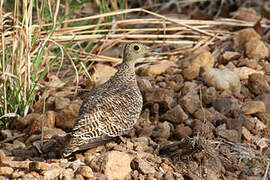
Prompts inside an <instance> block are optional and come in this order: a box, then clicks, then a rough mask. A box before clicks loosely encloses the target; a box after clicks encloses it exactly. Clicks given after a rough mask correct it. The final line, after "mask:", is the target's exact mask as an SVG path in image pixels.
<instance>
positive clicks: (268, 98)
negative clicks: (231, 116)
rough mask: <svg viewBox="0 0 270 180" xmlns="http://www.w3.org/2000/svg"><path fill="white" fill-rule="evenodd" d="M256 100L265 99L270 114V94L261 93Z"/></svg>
mask: <svg viewBox="0 0 270 180" xmlns="http://www.w3.org/2000/svg"><path fill="white" fill-rule="evenodd" d="M255 100H258V101H263V102H264V105H265V108H266V112H267V113H268V114H270V94H261V95H259V96H257V97H256V99H255Z"/></svg>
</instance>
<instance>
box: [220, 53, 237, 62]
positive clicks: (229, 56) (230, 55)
mask: <svg viewBox="0 0 270 180" xmlns="http://www.w3.org/2000/svg"><path fill="white" fill-rule="evenodd" d="M240 56H241V55H240V53H239V52H235V51H225V52H224V53H223V54H222V62H223V63H228V62H229V61H232V60H236V59H238V58H240Z"/></svg>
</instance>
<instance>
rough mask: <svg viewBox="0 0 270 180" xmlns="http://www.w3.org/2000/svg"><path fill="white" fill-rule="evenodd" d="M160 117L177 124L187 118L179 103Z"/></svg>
mask: <svg viewBox="0 0 270 180" xmlns="http://www.w3.org/2000/svg"><path fill="white" fill-rule="evenodd" d="M160 118H161V119H163V120H166V121H169V122H172V123H176V124H179V123H182V122H184V121H185V120H186V119H188V115H187V114H186V113H185V111H184V110H183V109H182V108H181V106H180V105H177V106H175V107H174V108H172V109H170V110H168V111H167V112H166V113H164V114H163V115H162V116H161V117H160Z"/></svg>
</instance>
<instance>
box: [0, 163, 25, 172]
mask: <svg viewBox="0 0 270 180" xmlns="http://www.w3.org/2000/svg"><path fill="white" fill-rule="evenodd" d="M29 163H30V161H12V160H3V161H1V164H2V165H4V166H8V167H11V168H13V169H22V170H27V171H29Z"/></svg>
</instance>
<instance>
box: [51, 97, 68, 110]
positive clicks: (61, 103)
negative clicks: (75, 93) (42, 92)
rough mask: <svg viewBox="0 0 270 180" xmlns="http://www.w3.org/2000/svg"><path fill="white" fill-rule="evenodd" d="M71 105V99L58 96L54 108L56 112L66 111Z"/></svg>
mask: <svg viewBox="0 0 270 180" xmlns="http://www.w3.org/2000/svg"><path fill="white" fill-rule="evenodd" d="M69 104H70V99H69V98H66V97H61V96H56V97H55V101H54V106H55V109H56V110H61V109H64V108H65V107H66V106H67V105H69Z"/></svg>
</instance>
